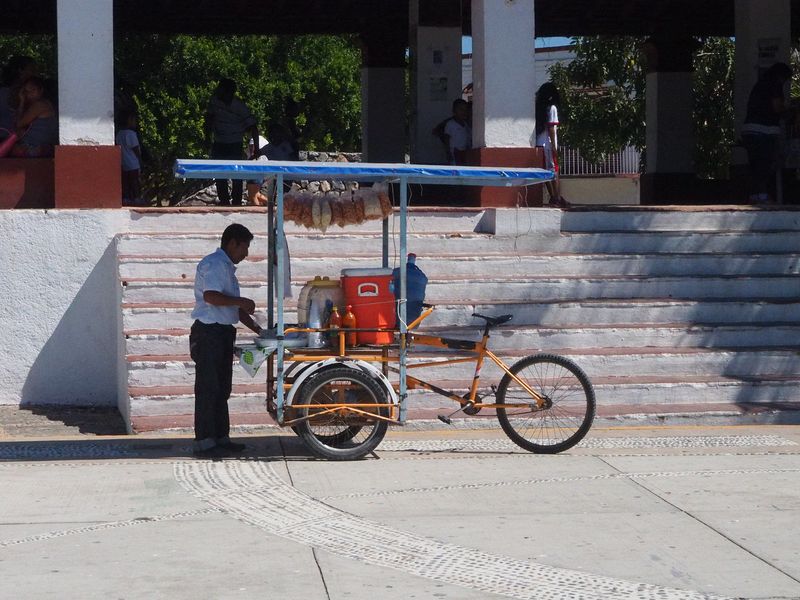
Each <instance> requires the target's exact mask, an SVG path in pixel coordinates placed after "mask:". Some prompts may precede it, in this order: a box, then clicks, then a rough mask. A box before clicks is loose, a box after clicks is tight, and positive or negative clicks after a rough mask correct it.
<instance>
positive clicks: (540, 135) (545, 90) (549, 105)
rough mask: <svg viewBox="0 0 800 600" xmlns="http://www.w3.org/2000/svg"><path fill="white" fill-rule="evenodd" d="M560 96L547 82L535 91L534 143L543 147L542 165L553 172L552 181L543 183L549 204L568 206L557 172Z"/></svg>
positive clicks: (561, 206)
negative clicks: (548, 197) (548, 195)
mask: <svg viewBox="0 0 800 600" xmlns="http://www.w3.org/2000/svg"><path fill="white" fill-rule="evenodd" d="M560 103H561V96H560V94H559V93H558V90H557V89H556V86H555V85H553V84H552V83H551V82H549V81H548V82H547V83H545V84H543V85H542V87H540V88H539V91H538V92H536V145H537V146H541V147H542V148H543V149H544V166H545V168H546V169H550V170H551V171H553V172H554V173H555V178H554V179H553V180H552V181H548V182H546V183H545V186H546V187H547V193H548V194H550V206H557V207H559V208H566V207H567V206H569V205H568V204H567V202H566V200H564V198H562V197H561V185H560V182H559V173H558V125H559V121H558V105H559V104H560Z"/></svg>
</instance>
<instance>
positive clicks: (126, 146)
mask: <svg viewBox="0 0 800 600" xmlns="http://www.w3.org/2000/svg"><path fill="white" fill-rule="evenodd" d="M116 142H117V146H119V147H120V148H121V149H122V170H123V171H138V170H139V169H141V165H140V164H139V157H138V156H136V153H135V152H134V151H133V149H134V148H138V147H139V138H138V137H137V136H136V132H135V131H133V130H132V129H120V130H119V131H118V132H117V139H116Z"/></svg>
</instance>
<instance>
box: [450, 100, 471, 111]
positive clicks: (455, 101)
mask: <svg viewBox="0 0 800 600" xmlns="http://www.w3.org/2000/svg"><path fill="white" fill-rule="evenodd" d="M462 104H463V105H464V106H466V107H469V102H467V101H466V100H464V99H463V98H456V99H455V100H453V111H455V110H456V107H457V106H461V105H462Z"/></svg>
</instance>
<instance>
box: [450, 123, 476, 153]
mask: <svg viewBox="0 0 800 600" xmlns="http://www.w3.org/2000/svg"><path fill="white" fill-rule="evenodd" d="M444 133H445V134H446V135H447V136H449V140H450V154H451V155H452V154H453V151H454V150H469V149H470V148H472V129H471V128H470V126H469V124H468V123H464V124H461V123H459V122H458V121H456V120H455V119H448V120H447V123H445V124H444Z"/></svg>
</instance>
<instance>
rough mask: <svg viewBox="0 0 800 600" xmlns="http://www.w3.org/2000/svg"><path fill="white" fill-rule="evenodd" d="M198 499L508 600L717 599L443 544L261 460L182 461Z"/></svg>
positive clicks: (315, 542)
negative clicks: (284, 475) (290, 479)
mask: <svg viewBox="0 0 800 600" xmlns="http://www.w3.org/2000/svg"><path fill="white" fill-rule="evenodd" d="M175 476H176V478H177V479H178V481H179V482H180V483H181V485H183V486H184V487H185V488H186V489H187V490H189V491H190V492H191V493H192V494H194V495H195V496H197V497H198V498H200V499H202V500H204V501H205V502H207V503H209V504H210V505H211V506H213V507H215V508H218V509H219V510H221V511H224V512H226V513H228V514H229V515H231V516H233V517H235V518H237V519H239V520H241V521H244V522H246V523H249V524H251V525H254V526H256V527H259V528H260V529H263V530H264V531H266V532H268V533H270V534H273V535H277V536H280V537H283V538H286V539H289V540H292V541H295V542H299V543H301V544H305V545H308V546H312V547H314V548H319V549H324V550H326V551H328V552H331V553H333V554H336V555H339V556H342V557H345V558H350V559H353V560H358V561H362V562H366V563H369V564H372V565H376V566H381V567H389V568H392V569H398V570H401V571H404V572H406V573H409V574H412V575H416V576H419V577H425V578H428V579H432V580H435V581H440V582H443V583H447V584H450V585H457V586H462V587H466V588H470V589H473V590H478V591H483V592H486V593H492V594H498V595H501V596H506V597H509V598H520V599H536V600H574V599H576V598H581V599H585V600H600V599H603V600H617V599H637V600H638V599H653V600H656V599H660V600H662V599H663V600H672V599H686V600H692V599H713V598H719V596H713V595H709V594H703V593H700V592H693V591H685V590H678V589H672V588H666V587H660V586H654V585H649V584H644V583H635V582H628V581H622V580H618V579H612V578H610V577H604V576H600V575H590V574H586V573H582V572H578V571H571V570H569V569H562V568H555V567H550V566H546V565H542V564H537V563H533V562H527V561H521V560H517V559H513V558H509V557H504V556H495V555H491V554H488V553H485V552H481V551H478V550H475V549H472V548H464V547H460V546H456V545H454V544H446V543H443V542H439V541H436V540H431V539H428V538H424V537H421V536H418V535H414V534H410V533H406V532H403V531H399V530H396V529H393V528H390V527H386V526H384V525H381V524H378V523H374V522H371V521H368V520H366V519H362V518H359V517H357V516H355V515H351V514H348V513H345V512H342V511H340V510H337V509H335V508H332V507H330V506H328V505H326V504H324V503H322V502H320V501H319V500H315V499H314V498H311V497H309V496H307V495H306V494H303V493H302V492H300V491H299V490H297V489H296V488H294V487H292V486H291V485H289V484H288V483H286V482H284V481H283V480H282V479H281V478H280V477H279V476H278V475H277V473H276V472H275V471H274V469H273V467H272V465H270V464H268V463H263V462H241V461H235V462H215V461H209V462H183V463H176V464H175Z"/></svg>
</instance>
